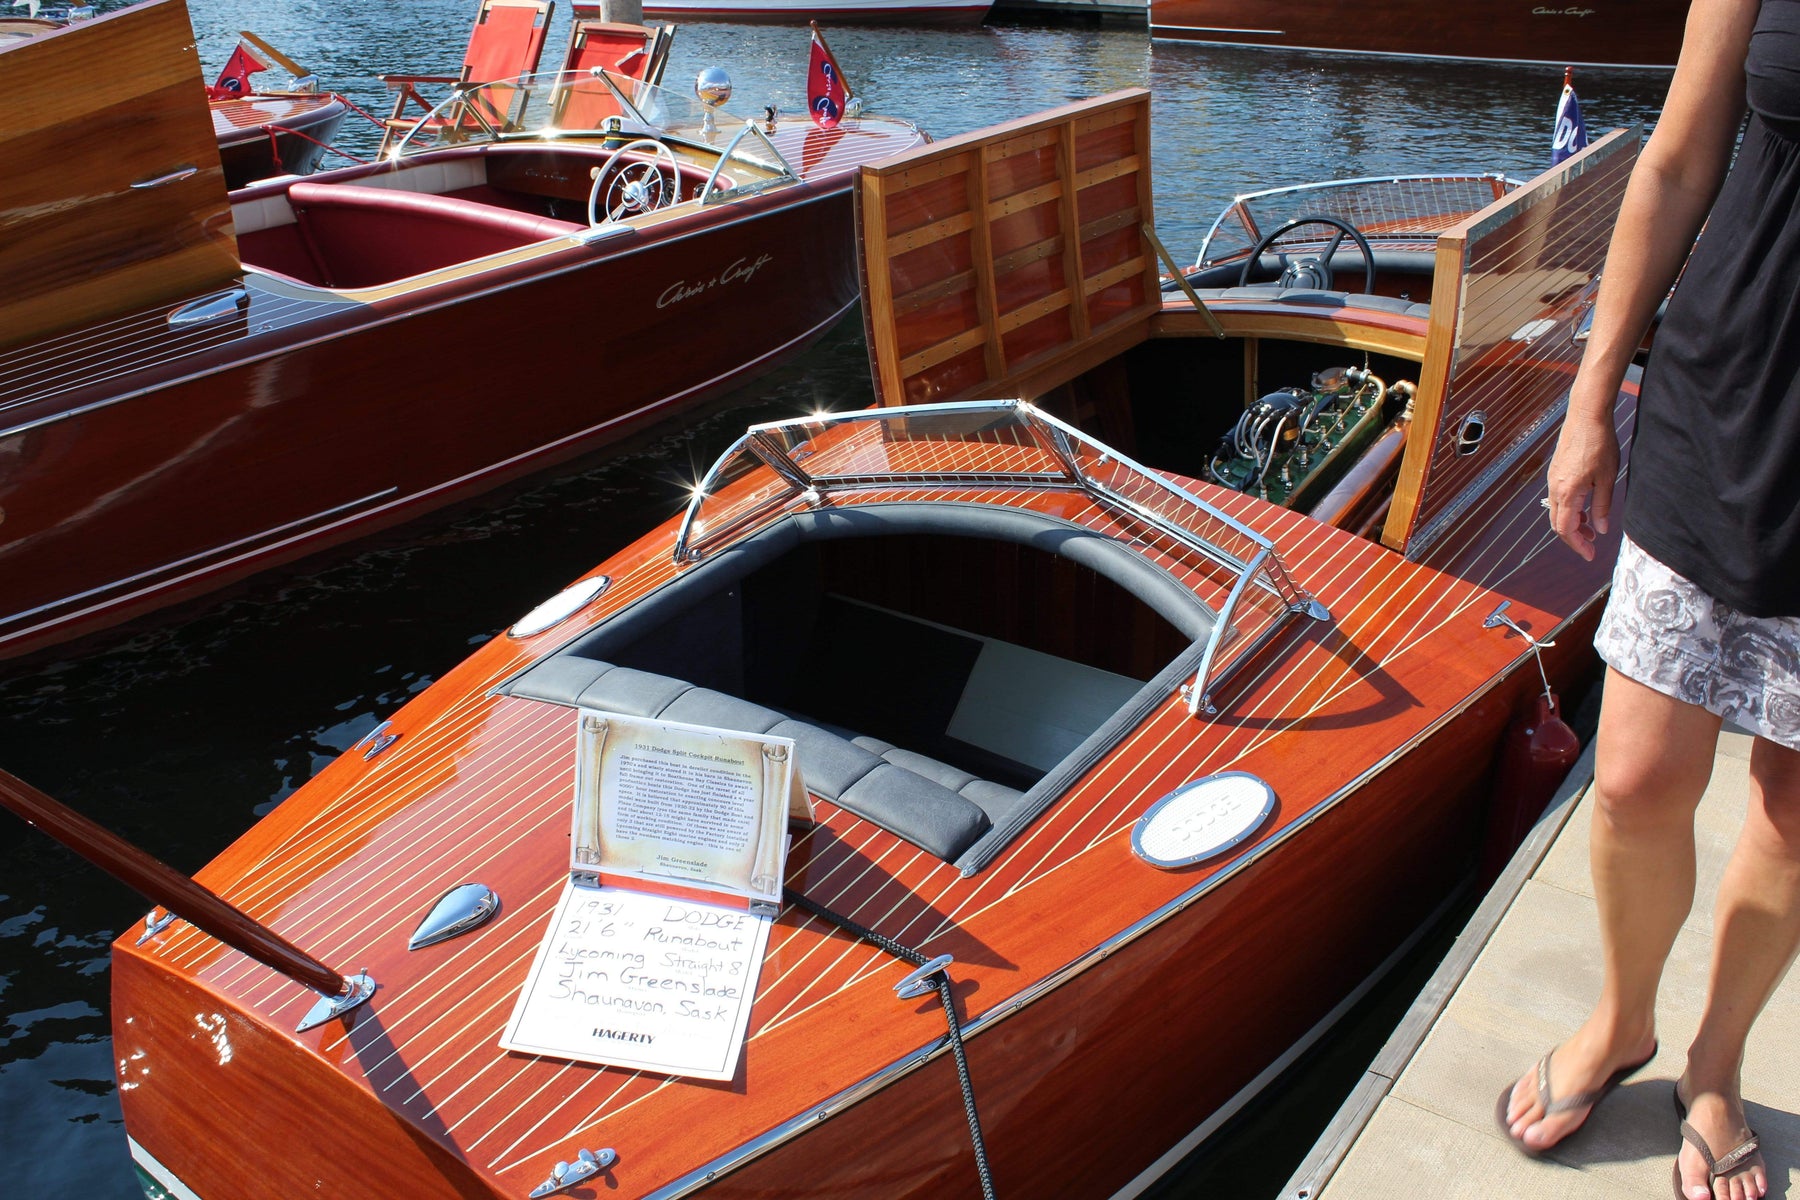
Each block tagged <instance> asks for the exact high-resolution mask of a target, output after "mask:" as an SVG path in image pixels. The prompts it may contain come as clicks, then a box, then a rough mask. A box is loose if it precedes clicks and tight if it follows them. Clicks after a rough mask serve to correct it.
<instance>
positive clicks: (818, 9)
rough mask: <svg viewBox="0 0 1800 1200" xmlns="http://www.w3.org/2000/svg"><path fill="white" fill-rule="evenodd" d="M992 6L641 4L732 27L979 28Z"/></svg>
mask: <svg viewBox="0 0 1800 1200" xmlns="http://www.w3.org/2000/svg"><path fill="white" fill-rule="evenodd" d="M992 7H993V0H827V2H826V3H824V4H794V3H792V2H791V0H645V3H644V17H645V19H646V20H655V21H730V22H732V23H734V24H738V25H805V24H807V23H808V22H811V21H818V22H820V23H821V24H826V25H979V24H980V23H981V22H982V21H984V20H985V19H986V18H987V15H988V10H989V9H990V8H992ZM599 12H600V6H599V4H598V3H594V2H592V0H575V13H576V15H577V16H582V15H590V16H592V15H598V14H599Z"/></svg>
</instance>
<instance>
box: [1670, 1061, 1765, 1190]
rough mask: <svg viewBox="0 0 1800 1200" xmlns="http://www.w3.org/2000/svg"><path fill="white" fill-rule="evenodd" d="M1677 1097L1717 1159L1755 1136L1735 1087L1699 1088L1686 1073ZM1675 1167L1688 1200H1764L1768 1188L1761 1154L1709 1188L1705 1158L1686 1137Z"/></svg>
mask: <svg viewBox="0 0 1800 1200" xmlns="http://www.w3.org/2000/svg"><path fill="white" fill-rule="evenodd" d="M1675 1096H1676V1099H1678V1100H1679V1101H1680V1102H1681V1104H1682V1106H1683V1107H1684V1108H1686V1109H1687V1123H1688V1124H1689V1125H1691V1126H1693V1128H1694V1132H1696V1133H1698V1134H1699V1135H1700V1136H1701V1137H1702V1138H1704V1139H1705V1140H1706V1144H1707V1146H1708V1147H1709V1148H1710V1149H1711V1151H1712V1154H1713V1157H1714V1158H1715V1159H1718V1158H1721V1157H1723V1156H1724V1155H1726V1154H1729V1153H1730V1152H1731V1150H1732V1148H1733V1147H1735V1146H1739V1145H1742V1144H1743V1143H1744V1142H1745V1141H1746V1140H1748V1139H1749V1138H1750V1137H1751V1136H1752V1135H1751V1133H1750V1129H1749V1126H1748V1125H1746V1124H1745V1122H1744V1102H1743V1100H1742V1099H1740V1098H1739V1097H1738V1096H1737V1093H1736V1088H1735V1087H1733V1088H1732V1089H1731V1090H1729V1091H1726V1090H1724V1089H1706V1088H1699V1087H1696V1086H1695V1085H1693V1084H1690V1083H1689V1082H1688V1081H1687V1079H1686V1077H1685V1076H1684V1077H1683V1078H1682V1079H1681V1080H1680V1081H1678V1082H1677V1083H1676V1084H1675ZM1675 1169H1676V1171H1677V1172H1678V1173H1679V1175H1680V1178H1681V1193H1682V1195H1683V1196H1685V1197H1687V1200H1762V1197H1763V1196H1764V1195H1766V1194H1767V1193H1768V1190H1769V1172H1768V1168H1767V1167H1766V1166H1765V1165H1764V1163H1763V1158H1762V1155H1761V1154H1760V1153H1758V1154H1753V1155H1751V1156H1750V1159H1749V1163H1748V1165H1747V1166H1745V1167H1742V1168H1740V1169H1739V1170H1737V1171H1733V1172H1729V1173H1727V1174H1725V1175H1721V1176H1720V1177H1719V1178H1718V1179H1715V1180H1714V1181H1713V1185H1712V1187H1711V1188H1708V1187H1707V1186H1706V1159H1704V1158H1703V1157H1701V1154H1700V1151H1699V1150H1697V1149H1695V1148H1694V1146H1692V1145H1691V1144H1689V1142H1688V1141H1687V1139H1686V1138H1683V1139H1682V1142H1681V1153H1680V1155H1679V1156H1678V1157H1677V1158H1676V1160H1675Z"/></svg>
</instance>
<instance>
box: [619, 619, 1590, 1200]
mask: <svg viewBox="0 0 1800 1200" xmlns="http://www.w3.org/2000/svg"><path fill="white" fill-rule="evenodd" d="M1600 590H1601V591H1603V590H1604V589H1600ZM1599 594H1600V591H1596V592H1595V593H1594V596H1598V595H1599ZM1592 602H1593V598H1592V597H1590V599H1589V603H1592ZM1586 607H1587V606H1586V605H1583V606H1582V609H1585V608H1586ZM1574 620H1575V618H1574V617H1573V616H1571V617H1568V618H1565V619H1564V620H1563V621H1561V622H1560V623H1558V624H1557V625H1556V626H1555V628H1553V629H1552V630H1551V631H1550V632H1549V633H1547V634H1545V635H1544V636H1545V637H1546V638H1554V637H1557V636H1559V635H1560V633H1561V632H1562V631H1563V630H1564V629H1566V628H1568V626H1569V625H1570V624H1571V623H1572V622H1573V621H1574ZM1529 657H1530V656H1529V653H1522V654H1520V655H1519V656H1518V657H1516V658H1515V659H1514V660H1513V661H1512V662H1511V663H1510V664H1509V665H1508V666H1507V667H1506V668H1504V669H1503V670H1501V671H1499V672H1496V673H1495V675H1494V676H1493V677H1492V678H1491V679H1489V680H1488V681H1487V683H1486V684H1485V685H1484V686H1482V687H1480V688H1477V689H1475V690H1474V691H1471V692H1470V693H1469V694H1468V695H1467V696H1465V697H1463V700H1462V702H1461V703H1460V704H1458V705H1456V706H1455V707H1454V708H1452V709H1450V710H1448V711H1446V712H1445V713H1444V714H1443V715H1442V716H1440V717H1439V718H1438V719H1437V720H1435V721H1433V722H1432V723H1431V724H1430V725H1428V726H1426V727H1425V728H1424V729H1422V730H1420V731H1419V732H1418V733H1417V734H1416V735H1415V736H1414V737H1412V738H1411V739H1409V740H1408V741H1406V742H1405V743H1403V744H1402V745H1400V746H1399V747H1397V748H1395V749H1394V750H1392V751H1390V752H1389V753H1388V754H1387V755H1386V756H1385V757H1384V758H1382V759H1380V760H1379V761H1378V762H1375V763H1373V764H1371V765H1370V766H1369V768H1368V769H1367V770H1365V771H1364V772H1363V773H1362V774H1360V775H1358V776H1357V777H1356V778H1355V779H1353V780H1351V781H1350V782H1349V783H1347V784H1345V785H1344V786H1343V787H1341V788H1339V789H1338V790H1337V791H1336V792H1333V793H1332V794H1331V795H1330V796H1328V797H1326V798H1325V799H1323V800H1321V801H1320V802H1319V803H1318V804H1316V805H1314V806H1313V807H1312V808H1311V809H1309V810H1308V811H1307V812H1306V814H1305V815H1304V816H1302V817H1298V818H1296V819H1295V821H1294V822H1293V824H1291V825H1288V826H1287V827H1286V828H1284V829H1282V830H1281V831H1280V832H1279V833H1277V834H1276V835H1275V836H1274V837H1272V838H1270V839H1269V840H1268V841H1266V842H1262V843H1260V844H1258V845H1257V846H1255V847H1254V848H1252V849H1251V850H1250V851H1248V852H1247V853H1245V854H1243V855H1240V856H1239V857H1238V858H1236V859H1233V860H1232V861H1231V863H1230V864H1229V865H1227V866H1226V867H1224V868H1222V869H1221V870H1220V871H1219V872H1218V873H1217V874H1215V875H1213V876H1210V877H1209V878H1208V879H1206V880H1205V881H1204V882H1202V883H1200V884H1197V885H1196V886H1195V887H1193V888H1192V889H1190V890H1189V891H1187V892H1184V893H1182V894H1181V895H1180V896H1178V897H1176V898H1175V899H1174V900H1171V901H1169V903H1167V904H1165V905H1163V906H1162V907H1161V908H1159V909H1157V910H1156V911H1155V912H1153V913H1150V914H1149V915H1148V916H1145V917H1143V918H1141V919H1139V920H1138V921H1136V922H1134V923H1133V924H1131V925H1129V926H1127V927H1126V928H1125V929H1123V930H1121V931H1120V932H1118V933H1116V934H1114V935H1113V936H1112V937H1111V938H1108V939H1107V940H1106V941H1104V942H1102V943H1100V944H1099V945H1097V946H1094V947H1093V948H1092V949H1090V950H1088V951H1087V952H1086V953H1085V954H1083V955H1081V956H1080V957H1079V958H1075V959H1072V960H1070V961H1069V962H1068V963H1067V964H1065V965H1064V966H1062V967H1061V968H1059V969H1058V970H1056V971H1053V972H1051V973H1050V974H1048V975H1046V976H1044V978H1042V979H1040V980H1039V981H1038V982H1037V983H1035V984H1033V985H1032V986H1031V987H1028V988H1026V989H1024V990H1023V991H1021V992H1020V993H1019V994H1018V995H1016V996H1014V997H1013V998H1012V999H1011V1000H1009V1001H1007V1002H1006V1003H1005V1004H1003V1005H1000V1006H999V1007H996V1008H993V1009H990V1010H989V1011H988V1012H985V1013H983V1014H981V1015H980V1016H978V1017H975V1018H973V1019H971V1020H969V1021H966V1022H965V1023H964V1024H963V1039H964V1040H965V1041H967V1040H968V1039H970V1038H973V1037H975V1036H977V1035H979V1034H982V1033H985V1032H987V1030H988V1028H989V1027H990V1026H992V1025H996V1024H998V1023H999V1022H1000V1021H1003V1020H1005V1019H1006V1018H1007V1017H1009V1016H1011V1015H1013V1014H1014V1013H1017V1012H1019V1011H1020V1010H1022V1009H1023V1008H1024V1007H1025V1006H1026V1005H1027V1004H1032V1003H1035V1002H1036V1001H1038V1000H1040V999H1042V998H1043V997H1044V996H1046V995H1048V994H1049V993H1050V992H1052V991H1054V990H1056V989H1057V988H1058V987H1060V986H1062V984H1063V983H1065V982H1067V981H1068V980H1070V979H1073V978H1074V977H1075V976H1077V975H1080V974H1081V973H1082V972H1084V971H1086V970H1088V969H1089V968H1091V967H1094V966H1096V965H1098V964H1099V963H1101V962H1103V961H1105V960H1106V959H1107V958H1109V957H1111V956H1112V954H1113V953H1114V952H1115V951H1116V950H1118V949H1120V948H1121V947H1123V946H1126V945H1128V944H1130V943H1131V942H1134V941H1136V940H1137V939H1138V938H1140V937H1142V936H1144V934H1146V933H1148V932H1150V931H1151V930H1152V929H1155V928H1156V927H1157V926H1159V925H1161V924H1162V923H1163V922H1165V921H1167V920H1168V919H1169V918H1171V917H1173V916H1175V915H1176V914H1177V913H1179V912H1181V911H1182V910H1183V909H1185V908H1187V907H1188V906H1189V905H1191V904H1193V903H1194V902H1195V901H1197V900H1201V899H1204V898H1205V897H1206V896H1207V895H1208V894H1210V893H1211V892H1213V891H1215V890H1217V889H1218V888H1220V887H1223V886H1224V885H1225V884H1226V883H1229V882H1230V881H1231V880H1232V879H1234V878H1236V877H1237V876H1238V875H1239V874H1241V873H1242V872H1244V871H1246V870H1248V869H1249V868H1250V867H1251V866H1253V865H1255V864H1256V863H1257V862H1258V861H1259V860H1261V859H1262V858H1264V857H1265V856H1267V855H1269V854H1271V853H1273V852H1274V851H1275V850H1277V849H1279V848H1280V847H1282V846H1284V845H1286V843H1287V842H1288V840H1289V839H1290V838H1292V837H1293V836H1294V835H1295V834H1297V833H1299V832H1300V831H1302V830H1304V829H1305V828H1307V827H1308V826H1309V825H1311V824H1312V823H1313V822H1314V821H1316V820H1318V819H1319V818H1320V817H1321V816H1323V815H1325V814H1326V813H1327V812H1329V811H1331V810H1332V809H1334V808H1336V807H1337V806H1338V805H1339V804H1340V803H1342V802H1343V801H1344V800H1345V799H1346V798H1347V797H1348V796H1350V795H1351V794H1352V793H1354V792H1356V791H1357V790H1358V789H1360V788H1362V787H1363V786H1364V785H1365V784H1367V783H1368V782H1369V781H1371V780H1372V779H1374V778H1375V777H1376V776H1378V775H1380V774H1381V773H1382V772H1383V771H1385V770H1386V769H1387V768H1388V767H1389V766H1391V765H1393V764H1394V763H1395V762H1396V761H1398V760H1399V759H1400V757H1401V756H1402V755H1404V754H1405V753H1406V752H1407V751H1409V750H1411V749H1412V748H1413V747H1415V746H1417V745H1419V744H1420V743H1422V742H1424V741H1425V740H1426V739H1427V738H1430V737H1431V736H1433V735H1434V734H1436V733H1437V731H1438V730H1440V729H1442V728H1443V727H1444V726H1446V725H1448V724H1449V723H1450V722H1451V721H1453V720H1455V719H1456V718H1457V717H1460V716H1461V715H1462V714H1463V713H1464V712H1466V711H1467V710H1468V709H1469V708H1470V707H1471V706H1472V705H1474V704H1475V703H1477V702H1478V701H1480V700H1481V699H1483V698H1484V697H1486V696H1487V695H1488V693H1489V692H1491V691H1493V690H1494V689H1495V688H1497V687H1499V686H1500V684H1501V683H1503V682H1504V681H1505V680H1506V679H1507V678H1509V677H1510V676H1511V675H1512V673H1513V672H1514V671H1516V670H1518V669H1520V668H1521V667H1522V666H1524V664H1525V663H1526V661H1527V659H1528V658H1529ZM1415 936H1416V935H1415ZM1384 966H1385V964H1384ZM1334 1012H1335V1010H1334ZM1309 1036H1310V1034H1309ZM948 1050H949V1041H948V1039H947V1038H940V1039H938V1040H937V1041H936V1042H934V1043H933V1044H931V1045H928V1046H924V1047H921V1048H920V1049H918V1050H915V1051H913V1052H912V1053H911V1054H908V1055H907V1056H905V1057H904V1058H901V1059H899V1060H897V1061H895V1062H892V1063H890V1064H888V1065H887V1066H885V1067H883V1068H881V1069H880V1070H878V1071H876V1072H874V1073H873V1074H870V1075H868V1076H866V1077H865V1078H863V1079H862V1080H861V1081H859V1082H857V1083H854V1084H852V1085H851V1086H849V1087H847V1088H845V1089H843V1090H842V1091H840V1092H837V1093H836V1094H835V1095H833V1096H831V1097H830V1098H829V1099H827V1100H826V1101H825V1102H824V1103H822V1104H818V1105H816V1106H814V1107H813V1108H811V1109H808V1110H807V1111H806V1112H804V1113H801V1114H800V1115H799V1116H796V1117H791V1118H789V1119H788V1120H786V1121H784V1122H782V1123H781V1124H780V1125H777V1126H775V1127H774V1128H773V1129H770V1130H769V1131H768V1132H766V1133H764V1134H762V1135H760V1136H758V1137H755V1138H752V1139H750V1140H749V1141H747V1142H745V1143H743V1144H742V1145H741V1146H738V1147H737V1148H736V1149H734V1150H730V1151H727V1152H726V1153H724V1154H721V1155H719V1156H718V1157H717V1158H715V1159H713V1160H712V1161H711V1162H709V1163H706V1164H705V1165H704V1166H701V1167H698V1168H696V1169H694V1170H693V1171H690V1172H689V1173H688V1174H686V1175H684V1176H682V1177H681V1178H680V1179H677V1180H675V1181H674V1182H672V1183H669V1184H666V1185H664V1186H663V1187H661V1188H658V1189H657V1190H656V1191H654V1192H650V1193H648V1194H647V1195H646V1197H645V1200H676V1198H677V1197H681V1196H687V1195H690V1194H692V1193H693V1192H695V1191H697V1190H698V1189H700V1188H702V1187H705V1186H706V1185H707V1184H710V1183H712V1182H713V1181H715V1180H716V1179H718V1177H719V1176H721V1175H724V1174H726V1173H728V1172H730V1171H733V1170H736V1169H737V1168H738V1167H741V1166H743V1165H744V1164H745V1163H747V1162H749V1161H750V1160H752V1159H754V1158H759V1157H761V1156H762V1155H764V1154H766V1153H768V1152H769V1151H770V1150H773V1149H775V1148H776V1147H777V1146H780V1145H781V1144H783V1143H784V1142H787V1141H789V1140H791V1139H792V1138H794V1137H795V1136H796V1135H798V1134H799V1133H801V1132H802V1131H804V1130H806V1129H808V1128H810V1127H811V1126H813V1125H816V1124H818V1123H819V1122H821V1121H824V1120H826V1119H827V1118H829V1117H832V1116H834V1115H836V1114H837V1113H838V1112H839V1111H841V1110H843V1109H845V1108H848V1107H849V1106H850V1105H852V1104H856V1103H858V1102H860V1101H862V1100H865V1099H867V1098H869V1097H870V1096H872V1095H874V1094H875V1093H876V1092H878V1091H880V1090H881V1089H882V1088H884V1087H886V1086H887V1085H888V1084H889V1083H892V1082H894V1081H895V1080H897V1079H900V1078H902V1077H904V1076H906V1075H908V1074H910V1073H911V1072H913V1071H914V1070H916V1069H918V1068H919V1067H922V1066H924V1065H925V1064H926V1063H928V1062H930V1061H931V1060H933V1059H935V1058H938V1057H940V1056H941V1055H943V1054H945V1053H946V1052H948ZM1259 1078H1260V1077H1259ZM1253 1082H1254V1081H1253ZM1234 1100H1235V1098H1234ZM1190 1136H1192V1135H1190ZM1159 1161H1160V1160H1159Z"/></svg>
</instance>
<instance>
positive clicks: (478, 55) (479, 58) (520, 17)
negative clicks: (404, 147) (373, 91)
mask: <svg viewBox="0 0 1800 1200" xmlns="http://www.w3.org/2000/svg"><path fill="white" fill-rule="evenodd" d="M555 8H556V3H555V0H481V7H480V9H479V10H478V11H477V12H476V14H475V28H474V29H473V30H472V31H471V32H470V34H469V48H468V49H467V50H466V51H464V52H463V65H462V74H460V75H383V76H381V80H382V82H383V83H385V84H387V86H388V90H389V91H391V92H393V93H394V111H393V113H392V114H391V115H390V116H389V117H388V119H387V121H386V122H385V124H386V126H387V134H386V136H385V137H384V138H383V139H382V143H381V149H382V151H383V152H384V153H385V152H386V151H387V149H388V147H389V145H390V144H392V143H393V142H394V141H396V140H397V139H399V138H402V137H404V136H405V135H406V134H407V132H408V131H410V130H411V129H412V128H413V126H414V125H415V124H417V122H418V120H419V117H418V116H412V117H409V116H408V115H407V111H406V110H407V106H408V104H412V105H416V106H417V107H418V109H419V115H420V116H423V115H424V114H426V113H429V112H430V111H431V109H432V107H433V105H432V102H431V101H429V100H427V99H426V98H425V97H424V96H423V95H421V94H420V92H419V88H420V87H421V86H431V85H440V86H441V85H447V84H454V85H455V86H456V87H457V88H459V89H464V90H466V89H469V88H473V87H476V86H478V85H480V84H492V83H498V82H501V81H503V80H508V79H518V78H519V77H520V76H523V75H530V74H532V73H534V72H535V71H536V70H537V68H538V60H539V59H540V58H541V57H542V56H543V53H544V39H545V38H546V37H547V36H548V35H549V33H550V14H551V13H552V12H553V11H555ZM518 94H519V89H517V88H511V87H490V88H487V89H485V90H484V91H483V92H482V93H481V95H480V96H478V97H476V98H474V99H473V100H471V101H469V102H467V103H466V104H458V105H457V106H456V107H455V108H454V109H453V110H452V111H450V112H447V113H445V114H444V115H443V116H441V117H439V118H437V119H435V120H434V121H433V122H432V131H433V132H439V133H441V132H445V131H452V132H454V131H459V130H460V131H463V132H468V133H473V132H475V131H477V130H480V129H482V128H483V127H484V126H485V127H487V128H490V129H504V128H506V127H507V126H509V125H512V124H514V123H515V122H516V121H517V118H518V114H516V113H514V112H513V111H511V110H512V108H513V107H514V100H515V96H517V95H518Z"/></svg>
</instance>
